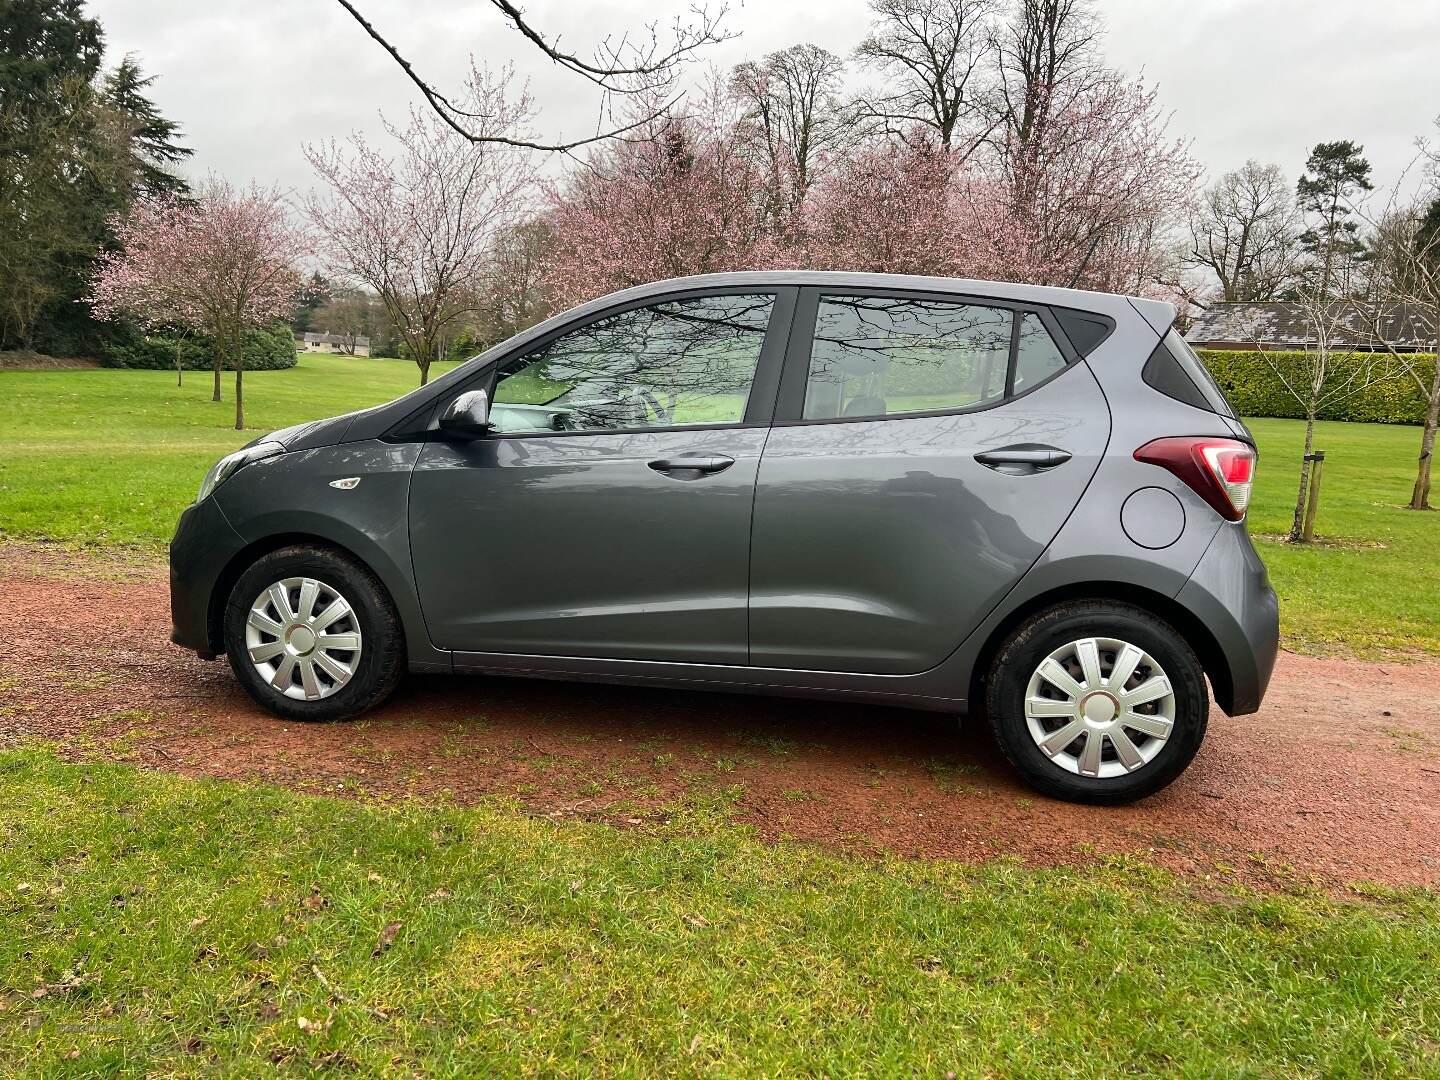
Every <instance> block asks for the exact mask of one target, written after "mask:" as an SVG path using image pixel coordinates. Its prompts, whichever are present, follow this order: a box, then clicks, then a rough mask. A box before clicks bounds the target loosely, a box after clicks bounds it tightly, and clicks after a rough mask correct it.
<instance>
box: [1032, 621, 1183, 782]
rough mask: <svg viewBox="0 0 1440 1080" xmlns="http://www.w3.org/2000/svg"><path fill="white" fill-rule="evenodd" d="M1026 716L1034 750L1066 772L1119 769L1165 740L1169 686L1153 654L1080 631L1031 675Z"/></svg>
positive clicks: (1137, 764)
mask: <svg viewBox="0 0 1440 1080" xmlns="http://www.w3.org/2000/svg"><path fill="white" fill-rule="evenodd" d="M1025 723H1026V726H1027V727H1028V728H1029V729H1030V737H1031V738H1032V739H1034V740H1035V745H1036V746H1038V747H1039V748H1040V752H1041V753H1042V754H1044V755H1045V756H1046V757H1048V758H1049V759H1050V760H1051V761H1053V762H1055V764H1056V765H1059V766H1060V767H1061V768H1062V769H1065V770H1066V771H1067V772H1072V773H1075V774H1077V775H1079V776H1093V777H1098V778H1105V777H1111V776H1124V775H1125V774H1126V773H1132V772H1134V771H1135V770H1136V769H1143V768H1144V767H1145V766H1146V765H1148V764H1149V763H1150V762H1152V761H1154V760H1155V756H1156V755H1157V754H1159V753H1160V751H1161V750H1162V749H1163V748H1164V746H1165V740H1167V739H1168V738H1170V732H1171V729H1173V728H1174V726H1175V691H1174V690H1173V689H1172V687H1171V686H1170V679H1169V678H1168V677H1167V676H1166V674H1165V672H1164V670H1163V669H1162V668H1161V667H1160V665H1159V664H1158V663H1156V662H1155V660H1154V658H1153V657H1151V656H1150V655H1148V654H1147V653H1145V652H1144V651H1143V650H1141V649H1139V648H1137V647H1136V646H1134V645H1131V644H1130V643H1129V642H1125V641H1118V640H1116V639H1115V638H1082V639H1081V640H1079V641H1072V642H1071V643H1070V644H1068V645H1062V646H1061V647H1060V648H1058V649H1056V650H1055V651H1054V652H1052V653H1051V654H1050V655H1049V656H1047V657H1046V658H1045V659H1044V660H1042V661H1041V662H1040V666H1039V667H1037V668H1036V669H1035V674H1033V675H1031V676H1030V685H1029V686H1028V687H1027V688H1026V691H1025Z"/></svg>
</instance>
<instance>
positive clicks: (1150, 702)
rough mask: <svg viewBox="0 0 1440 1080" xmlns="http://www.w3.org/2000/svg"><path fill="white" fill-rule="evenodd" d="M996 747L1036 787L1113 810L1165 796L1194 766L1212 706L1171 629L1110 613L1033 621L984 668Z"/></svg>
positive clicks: (1094, 608) (1068, 612)
mask: <svg viewBox="0 0 1440 1080" xmlns="http://www.w3.org/2000/svg"><path fill="white" fill-rule="evenodd" d="M986 708H987V711H988V713H989V716H990V723H991V726H992V727H993V728H994V730H995V738H996V740H997V741H998V742H999V744H1000V748H1001V750H1002V751H1003V752H1004V754H1005V756H1006V757H1007V758H1008V759H1009V760H1010V761H1011V763H1012V764H1014V766H1015V767H1016V768H1017V769H1018V770H1019V771H1020V772H1021V773H1022V774H1023V775H1024V777H1025V779H1026V780H1027V781H1028V782H1029V783H1030V784H1031V785H1032V786H1034V787H1036V788H1038V789H1039V790H1040V791H1043V792H1044V793H1045V794H1047V795H1053V796H1055V797H1056V798H1060V799H1067V800H1070V801H1072V802H1088V803H1122V802H1129V801H1131V800H1133V799H1139V798H1142V797H1144V796H1146V795H1149V794H1151V793H1153V792H1156V791H1159V790H1160V789H1161V788H1163V787H1165V786H1166V785H1167V784H1169V783H1170V782H1171V781H1173V780H1174V779H1175V778H1176V777H1177V776H1179V775H1180V774H1181V773H1182V772H1183V771H1184V770H1185V767H1186V766H1187V765H1189V764H1190V761H1191V759H1192V758H1194V756H1195V753H1196V751H1198V750H1199V748H1200V742H1201V740H1202V739H1203V738H1204V736H1205V725H1206V721H1207V719H1208V716H1209V711H1210V699H1209V695H1208V694H1207V693H1206V690H1205V675H1204V672H1203V670H1202V669H1201V666H1200V662H1199V660H1198V659H1197V658H1196V656H1195V653H1194V651H1193V650H1192V649H1191V648H1190V646H1189V645H1188V644H1187V643H1186V641H1185V639H1184V638H1183V637H1182V636H1181V635H1180V634H1179V633H1178V632H1177V631H1176V630H1175V629H1174V628H1173V627H1172V626H1170V625H1169V624H1168V623H1166V622H1165V621H1163V620H1162V619H1159V618H1156V617H1155V616H1154V615H1152V614H1150V613H1149V612H1147V611H1144V610H1143V609H1141V608H1137V607H1133V606H1131V605H1128V604H1120V603H1112V602H1108V601H1080V602H1074V603H1068V604H1063V605H1060V606H1057V607H1055V608H1051V609H1050V610H1048V611H1043V612H1041V613H1039V614H1037V615H1034V616H1032V617H1031V618H1030V619H1028V620H1026V622H1024V623H1023V624H1022V625H1020V626H1019V627H1018V628H1016V630H1015V631H1014V632H1013V633H1012V634H1011V635H1010V637H1009V638H1008V639H1007V640H1006V641H1005V643H1004V644H1003V645H1002V646H1001V648H1000V650H999V652H998V653H997V654H996V656H995V659H994V661H993V663H992V664H991V667H990V672H989V679H988V686H987V693H986Z"/></svg>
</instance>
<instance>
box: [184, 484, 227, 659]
mask: <svg viewBox="0 0 1440 1080" xmlns="http://www.w3.org/2000/svg"><path fill="white" fill-rule="evenodd" d="M244 546H245V541H244V540H243V539H241V537H240V534H239V533H237V532H236V531H235V530H234V528H232V527H231V525H230V522H229V521H227V520H226V518H225V514H224V512H223V511H221V509H220V507H219V505H218V504H217V503H216V502H215V499H214V498H213V497H211V498H209V499H206V500H205V501H204V502H202V503H196V504H195V505H193V506H191V507H189V508H188V509H186V511H185V512H184V513H183V514H181V515H180V521H179V523H178V524H177V525H176V526H175V537H174V539H172V540H171V541H170V622H171V633H170V640H171V641H173V642H174V643H175V644H176V645H179V646H180V647H181V648H183V649H190V650H192V651H193V652H195V653H196V654H198V655H199V656H200V658H201V659H203V660H213V659H215V657H216V655H217V653H218V652H219V646H220V643H219V642H218V641H212V640H211V638H210V607H211V597H212V596H214V593H215V587H216V585H217V583H218V582H219V580H220V576H221V574H222V573H224V571H225V567H226V566H227V565H229V563H230V560H231V559H233V558H234V557H235V555H236V554H238V553H239V552H240V550H241V549H242V548H244Z"/></svg>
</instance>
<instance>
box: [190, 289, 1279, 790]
mask: <svg viewBox="0 0 1440 1080" xmlns="http://www.w3.org/2000/svg"><path fill="white" fill-rule="evenodd" d="M1174 319H1175V310H1174V309H1173V308H1172V307H1171V306H1170V305H1168V304H1164V303H1159V302H1156V301H1152V300H1142V299H1136V298H1129V297H1124V296H1114V295H1108V294H1101V293H1088V292H1079V291H1074V290H1067V289H1056V288H1044V287H1038V286H1025V285H1011V284H996V283H991V282H981V281H960V280H953V279H946V278H918V277H894V276H888V275H873V274H849V273H816V272H779V271H776V272H765V273H744V274H723V275H710V276H704V277H691V278H683V279H677V280H673V281H662V282H657V283H655V284H651V285H645V286H642V287H639V288H635V289H630V290H628V291H626V292H621V293H617V294H615V295H613V296H607V297H604V298H603V299H600V300H595V301H593V302H591V303H588V304H585V305H584V306H582V307H579V308H577V309H575V310H573V311H569V312H566V313H565V314H563V315H559V316H556V317H555V318H552V319H550V320H549V321H547V322H544V323H542V324H540V325H539V326H536V327H533V328H532V329H530V330H527V331H526V332H524V333H522V334H520V335H518V336H517V337H515V338H514V339H512V340H510V341H507V342H504V343H502V344H500V345H497V346H495V347H494V348H492V349H490V350H489V351H487V352H485V353H483V354H481V355H480V356H477V357H475V358H474V359H472V360H470V361H469V362H467V363H465V364H462V365H460V366H459V367H458V368H456V369H455V370H453V371H450V372H449V373H447V374H446V375H444V376H443V377H442V378H440V379H437V380H436V381H435V382H433V383H431V384H430V385H428V386H424V387H421V388H420V389H418V390H416V391H415V392H413V393H411V394H408V395H406V396H405V397H402V398H400V399H398V400H397V401H393V402H390V403H389V404H387V405H381V406H378V407H376V408H373V409H367V410H365V411H363V412H357V413H351V414H348V415H345V416H339V417H335V418H333V419H329V420H320V421H316V422H314V423H308V424H302V425H299V426H297V427H293V428H287V429H285V430H283V431H277V432H274V433H273V434H271V435H267V436H265V437H264V438H262V439H259V440H257V441H255V442H253V443H251V444H250V445H249V446H247V447H245V448H244V449H242V450H240V451H237V452H236V453H234V454H231V455H230V456H228V457H226V458H225V459H224V460H222V461H221V462H219V463H218V464H217V465H216V466H215V467H214V468H213V469H211V470H210V472H209V474H208V475H207V476H206V477H205V479H204V482H203V483H202V485H201V488H200V494H199V498H198V499H197V500H196V502H195V504H194V505H193V506H191V507H190V508H189V509H187V510H186V511H185V513H184V514H183V515H182V517H181V519H180V523H179V527H178V529H177V531H176V534H175V539H174V541H173V543H172V544H171V548H170V565H171V604H172V610H173V616H174V634H173V640H174V641H175V642H176V643H177V644H179V645H181V646H184V647H185V648H188V649H193V650H194V651H195V652H196V653H198V654H199V655H200V656H201V657H203V658H206V659H213V658H215V657H216V656H218V655H221V654H224V655H226V656H227V657H228V658H229V661H230V664H231V666H232V667H233V669H234V672H235V675H236V677H237V678H238V679H239V680H240V683H241V684H242V685H243V686H244V687H245V689H246V690H247V691H248V692H249V693H250V694H251V695H252V696H253V697H254V698H255V700H256V701H258V702H259V703H260V704H262V705H263V706H265V707H266V708H268V709H270V710H271V711H273V712H275V713H277V714H279V715H281V716H283V717H287V718H290V719H297V720H334V719H340V718H344V717H348V716H353V715H355V714H357V713H359V712H361V711H363V710H365V709H367V708H369V707H371V706H373V705H375V704H376V703H377V702H379V701H381V700H382V699H383V698H384V697H385V696H386V695H387V694H388V693H390V691H391V690H392V689H393V688H394V686H395V684H396V682H397V681H398V680H399V678H400V677H401V675H402V673H404V672H405V671H407V670H408V671H413V672H483V673H486V674H491V675H521V676H532V677H537V678H550V679H580V680H593V681H609V682H625V683H638V684H645V685H651V686H660V687H681V688H686V689H716V690H727V691H745V692H755V693H770V694H789V695H796V696H803V697H812V698H835V699H848V700H853V701H868V702H876V703H882V704H887V705H901V706H909V707H913V708H919V709H930V710H940V711H946V712H954V713H966V712H973V713H975V714H977V715H981V716H983V717H985V718H986V719H988V722H989V724H990V725H991V726H992V727H993V730H994V733H995V736H996V738H997V740H998V742H999V745H1000V747H1001V749H1002V750H1003V751H1004V753H1005V756H1006V757H1007V758H1008V759H1009V760H1010V761H1011V762H1012V763H1013V764H1014V766H1015V767H1016V768H1017V769H1018V770H1019V772H1020V773H1021V774H1022V775H1023V776H1024V777H1025V779H1026V780H1028V781H1029V782H1030V783H1031V784H1032V785H1033V786H1034V787H1036V788H1038V789H1039V790H1041V791H1043V792H1046V793H1048V794H1050V795H1054V796H1057V797H1060V798H1065V799H1072V800H1079V801H1085V802H1096V803H1113V802H1123V801H1127V800H1130V799H1135V798H1138V797H1140V796H1143V795H1146V794H1148V793H1150V792H1153V791H1156V790H1158V789H1159V788H1161V787H1163V786H1165V785H1166V784H1168V783H1169V782H1170V781H1172V780H1173V779H1174V778H1175V777H1176V776H1178V775H1179V774H1180V773H1181V771H1183V770H1184V768H1185V767H1186V765H1188V764H1189V762H1190V760H1191V759H1192V758H1193V757H1194V755H1195V752H1196V750H1197V749H1198V747H1199V745H1200V741H1201V738H1202V737H1203V735H1204V733H1205V726H1206V720H1207V716H1208V712H1209V699H1208V695H1207V690H1206V677H1207V676H1208V678H1209V683H1210V686H1211V687H1213V688H1214V694H1215V698H1216V700H1217V701H1218V703H1219V705H1220V706H1221V708H1223V709H1224V710H1225V711H1226V712H1228V713H1230V714H1232V715H1234V714H1241V713H1249V712H1253V711H1255V709H1257V708H1258V707H1259V705H1260V700H1261V697H1262V695H1263V694H1264V692H1265V687H1266V684H1267V683H1268V681H1269V678H1270V671H1271V668H1272V666H1273V664H1274V661H1275V654H1276V648H1277V608H1276V600H1275V594H1274V592H1273V591H1272V590H1271V588H1270V586H1269V583H1268V580H1267V578H1266V574H1265V569H1264V566H1263V565H1262V564H1261V562H1260V560H1259V558H1258V557H1257V556H1256V553H1255V550H1254V548H1253V547H1252V546H1251V543H1250V539H1249V536H1248V534H1247V533H1246V530H1245V525H1244V517H1245V506H1246V502H1247V500H1248V498H1249V494H1250V485H1251V481H1252V477H1253V470H1254V466H1255V460H1256V452H1255V446H1254V441H1253V439H1252V438H1251V436H1250V433H1249V431H1248V430H1247V429H1246V427H1245V425H1244V424H1242V423H1241V422H1240V420H1239V419H1238V418H1237V417H1236V416H1235V414H1234V411H1233V410H1232V409H1231V407H1230V405H1229V404H1228V403H1227V402H1226V400H1225V397H1224V395H1223V394H1222V393H1221V392H1220V390H1219V389H1218V387H1217V386H1216V385H1215V383H1214V382H1213V381H1212V380H1211V379H1210V377H1209V376H1208V374H1207V373H1206V371H1205V368H1204V367H1203V365H1201V364H1200V362H1199V361H1198V360H1197V359H1196V357H1195V355H1194V354H1193V353H1192V352H1191V351H1190V349H1189V347H1188V346H1187V345H1186V344H1185V342H1184V341H1183V340H1182V339H1181V338H1180V336H1179V335H1178V334H1177V333H1176V332H1175V330H1174V329H1173V327H1172V323H1173V322H1174Z"/></svg>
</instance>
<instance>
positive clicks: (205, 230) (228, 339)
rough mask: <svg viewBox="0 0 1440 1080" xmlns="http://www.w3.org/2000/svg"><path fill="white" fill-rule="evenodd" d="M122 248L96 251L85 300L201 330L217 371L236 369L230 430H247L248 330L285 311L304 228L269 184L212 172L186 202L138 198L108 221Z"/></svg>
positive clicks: (105, 311)
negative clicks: (234, 180)
mask: <svg viewBox="0 0 1440 1080" xmlns="http://www.w3.org/2000/svg"><path fill="white" fill-rule="evenodd" d="M115 235H116V238H117V240H118V241H119V248H118V249H117V250H116V251H114V252H110V253H107V254H106V255H104V256H102V257H101V258H100V260H99V261H98V263H97V266H96V269H95V273H94V276H93V278H92V281H91V292H90V296H89V298H88V299H89V302H90V304H91V306H92V308H93V309H94V311H95V314H96V316H97V317H98V318H102V319H110V320H113V319H118V318H123V317H126V316H130V317H134V318H136V319H137V320H138V321H140V322H141V323H142V324H145V325H149V326H155V325H159V324H167V323H168V324H171V325H178V326H182V327H187V328H191V329H194V330H196V331H198V332H200V333H203V334H206V335H208V336H209V338H210V339H211V341H212V343H213V346H214V349H215V397H214V400H216V401H219V400H220V369H221V367H222V365H223V364H224V363H226V362H227V361H228V363H229V366H230V367H231V368H232V369H233V370H234V372H235V429H236V430H237V431H240V430H243V429H244V427H245V398H244V383H243V379H244V374H245V356H244V352H243V351H242V348H241V346H242V339H243V335H244V334H245V332H246V331H247V330H251V329H259V328H262V327H265V326H268V325H270V324H271V323H273V322H275V321H276V320H277V319H281V318H283V317H285V316H286V315H288V314H289V312H290V310H291V309H292V308H293V306H294V304H295V299H296V297H297V296H298V295H299V294H300V292H301V290H302V289H303V288H304V284H305V282H304V278H303V277H302V275H301V274H300V271H299V270H298V269H297V265H298V263H299V262H300V259H301V258H302V257H303V255H304V253H305V241H304V237H303V235H302V234H301V233H300V232H299V231H298V230H296V229H295V228H294V227H293V225H292V224H291V222H290V219H289V215H288V213H287V211H286V207H285V203H284V200H283V199H282V197H281V195H280V193H279V191H278V190H276V189H274V188H260V187H251V188H248V189H245V190H237V189H236V188H234V187H232V186H231V185H230V184H228V183H226V182H224V181H223V180H218V179H215V178H213V177H212V178H211V179H209V180H207V181H206V182H205V183H204V184H202V185H201V186H200V188H199V189H198V190H197V191H196V192H195V194H194V196H193V198H191V199H190V200H187V201H185V202H177V201H167V200H158V201H153V202H148V203H140V204H137V205H136V206H135V207H134V208H133V209H132V210H131V212H130V213H129V214H128V215H126V216H124V217H123V218H120V219H118V220H117V221H116V223H115Z"/></svg>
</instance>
